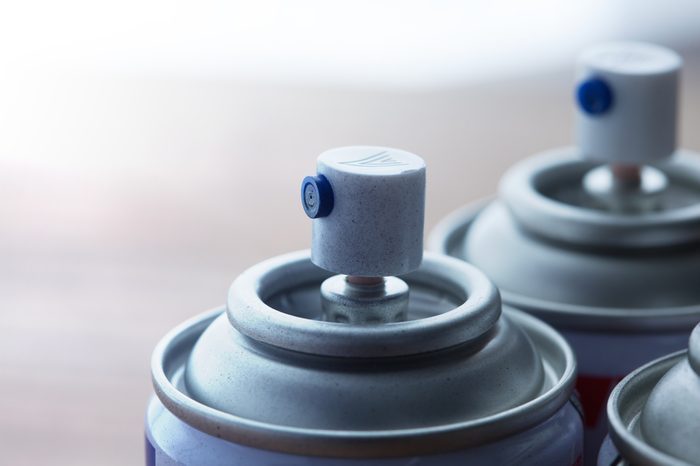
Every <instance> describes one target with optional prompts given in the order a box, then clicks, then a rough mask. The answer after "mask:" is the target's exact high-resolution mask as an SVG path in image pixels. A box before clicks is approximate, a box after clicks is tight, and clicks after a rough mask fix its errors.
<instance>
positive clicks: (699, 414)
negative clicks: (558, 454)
mask: <svg viewBox="0 0 700 466" xmlns="http://www.w3.org/2000/svg"><path fill="white" fill-rule="evenodd" d="M607 411H608V418H609V424H610V436H609V437H606V439H605V442H604V443H603V445H602V447H601V449H600V455H599V457H598V465H599V466H629V465H633V464H648V465H654V466H657V465H658V466H667V465H687V464H695V465H697V464H700V442H698V432H700V325H698V326H697V327H695V330H693V333H692V334H691V336H690V342H689V345H688V350H687V351H685V350H684V351H679V352H677V353H673V354H670V355H668V356H664V357H662V358H659V359H657V360H655V361H653V362H651V363H649V364H646V365H645V366H643V367H641V368H639V369H637V370H636V371H634V372H633V373H631V374H630V375H628V376H627V377H625V378H624V379H623V380H622V382H620V383H619V384H618V385H617V386H616V387H615V389H614V390H613V392H612V395H611V396H610V400H609V401H608V406H607Z"/></svg>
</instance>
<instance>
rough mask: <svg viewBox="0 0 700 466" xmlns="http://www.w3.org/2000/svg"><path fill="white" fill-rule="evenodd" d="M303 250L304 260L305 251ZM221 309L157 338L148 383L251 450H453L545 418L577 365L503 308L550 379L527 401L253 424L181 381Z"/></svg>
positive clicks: (204, 425)
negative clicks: (456, 412)
mask: <svg viewBox="0 0 700 466" xmlns="http://www.w3.org/2000/svg"><path fill="white" fill-rule="evenodd" d="M303 254H306V257H307V260H308V253H303ZM429 256H430V255H429ZM293 257H294V256H292V258H293ZM287 260H289V258H287ZM428 261H430V259H429V260H428ZM450 261H456V260H455V259H450ZM456 262H458V261H456ZM440 263H442V262H440ZM455 311H456V309H455V310H454V311H448V312H446V314H449V313H451V312H455ZM222 312H224V310H223V309H218V310H215V311H210V312H208V313H205V314H203V315H201V316H198V317H195V318H193V319H191V320H189V321H187V322H185V323H183V324H182V325H180V326H178V327H176V328H175V329H174V330H172V331H171V332H170V333H168V334H167V335H166V336H165V337H164V338H163V339H162V340H161V341H160V342H159V343H158V345H157V346H156V348H155V350H154V353H153V357H152V363H151V365H152V379H153V385H154V388H155V392H156V395H157V396H158V398H159V399H160V401H161V402H162V403H163V404H164V406H165V407H166V408H167V409H168V410H169V411H170V412H172V413H173V414H174V415H175V416H177V417H178V418H180V419H181V420H182V421H184V422H186V423H188V424H189V425H191V426H193V427H194V428H196V429H199V430H201V431H203V432H206V433H208V434H211V435H213V436H216V437H219V438H222V439H224V440H227V441H231V442H235V443H239V444H244V445H248V446H252V447H256V448H262V449H268V450H275V451H281V452H286V453H292V454H301V455H309V456H329V457H345V458H380V457H396V456H411V455H419V454H430V453H438V452H445V451H451V450H459V449H464V448H469V447H472V446H476V445H481V444H484V443H487V442H490V441H495V440H498V439H500V438H503V437H506V436H508V435H511V434H514V433H517V432H521V431H524V430H526V429H528V428H530V427H533V426H535V425H537V424H539V423H541V422H543V421H545V420H546V419H548V418H549V417H551V416H552V415H553V414H554V413H556V412H557V411H558V410H559V409H561V408H562V407H563V406H564V405H565V404H566V403H567V402H568V399H569V397H570V395H571V393H572V391H573V386H574V380H575V376H576V362H575V359H574V355H573V351H572V349H571V348H570V347H569V345H568V344H567V343H566V342H565V340H564V339H563V337H562V336H560V335H559V334H558V333H557V332H556V331H555V330H554V329H552V328H551V327H550V326H548V325H547V324H545V323H544V322H541V321H540V320H538V319H536V318H534V317H531V316H528V315H526V314H524V313H522V312H519V311H516V310H504V311H503V312H504V313H506V314H507V315H508V317H509V318H510V319H511V320H512V321H514V322H515V323H516V324H517V325H518V326H520V327H521V328H522V329H523V330H524V331H525V333H526V334H527V335H528V337H529V338H530V340H531V341H532V343H533V345H534V347H535V349H536V350H537V352H538V354H540V355H541V356H540V357H541V358H542V361H543V363H544V364H545V366H546V367H547V368H548V369H547V372H548V373H549V374H550V375H549V376H550V377H551V381H552V383H551V385H549V386H548V388H547V389H545V390H544V391H543V393H540V394H539V395H538V396H536V397H535V398H534V399H532V400H530V401H528V402H526V403H523V404H521V405H519V406H516V407H514V408H510V409H507V410H504V411H502V412H499V413H496V414H493V415H488V416H485V417H482V418H478V419H473V420H468V421H461V422H450V423H446V424H442V425H434V426H429V427H420V428H408V429H396V430H363V431H352V430H345V431H344V430H325V429H311V428H299V427H290V426H284V425H277V424H272V423H266V422H259V421H254V420H251V419H247V418H244V417H241V416H237V415H234V414H230V413H227V412H224V411H221V410H217V409H215V408H212V407H210V406H207V405H205V404H203V403H201V402H198V401H197V400H195V399H193V398H192V397H191V396H189V395H188V393H187V390H186V387H185V384H184V383H183V373H184V369H185V366H186V364H187V362H188V359H189V355H190V353H191V351H192V349H193V347H194V345H195V344H196V343H197V341H198V339H199V337H200V335H202V333H203V332H204V331H205V330H206V329H207V328H208V327H209V325H210V324H211V323H212V321H213V320H214V319H216V318H217V317H218V316H220V315H221V313H222ZM457 314H459V312H457ZM428 319H430V317H429V318H428ZM408 323H410V322H408ZM336 325H337V324H336ZM427 348H429V347H426V350H427V351H430V350H429V349H427ZM414 349H415V348H414ZM391 356H392V355H389V357H391Z"/></svg>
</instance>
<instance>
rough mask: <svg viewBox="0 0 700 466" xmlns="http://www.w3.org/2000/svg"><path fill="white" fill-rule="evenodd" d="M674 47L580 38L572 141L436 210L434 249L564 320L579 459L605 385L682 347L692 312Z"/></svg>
mask: <svg viewBox="0 0 700 466" xmlns="http://www.w3.org/2000/svg"><path fill="white" fill-rule="evenodd" d="M681 64H682V61H681V58H680V57H679V56H678V55H677V54H676V53H674V52H673V51H670V50H668V49H665V48H661V47H657V46H654V45H650V44H643V43H612V44H605V45H601V46H597V47H593V48H592V49H589V50H588V51H586V52H585V53H583V54H582V56H581V57H580V59H579V61H578V69H577V76H576V100H577V118H576V119H577V121H576V123H577V128H576V136H577V144H578V145H577V147H571V148H563V149H556V150H552V151H550V152H547V153H544V154H540V155H536V156H534V157H531V158H529V159H526V160H524V161H523V162H521V163H519V164H517V165H515V166H514V167H513V168H511V169H510V170H509V171H508V172H507V173H506V175H505V176H504V178H503V179H502V181H501V184H500V195H499V198H498V199H496V200H493V201H490V202H482V203H477V204H475V205H472V206H468V207H467V208H465V209H463V210H461V211H458V212H456V213H454V214H453V215H452V216H450V217H449V218H447V219H445V220H444V221H443V222H442V223H441V224H440V225H438V227H437V228H436V230H435V231H434V232H433V234H432V236H431V248H432V249H433V250H436V251H439V252H443V253H446V254H449V255H451V256H454V257H458V258H461V259H464V260H467V261H468V262H470V263H472V264H474V265H475V266H477V267H478V268H480V269H481V270H482V271H484V272H485V273H486V275H487V276H489V278H491V279H492V280H493V281H494V282H495V283H496V285H497V286H498V287H499V289H500V290H501V293H502V296H503V299H504V302H505V303H506V304H508V305H511V306H513V307H516V308H518V309H520V310H523V311H526V312H528V313H530V314H533V315H536V316H538V317H540V318H542V319H543V320H545V321H546V322H548V323H550V324H551V325H553V326H554V327H555V328H556V329H558V330H559V331H561V332H562V333H563V334H564V336H565V338H566V339H567V340H568V342H569V343H570V344H571V345H572V347H573V348H574V352H575V354H576V357H577V360H578V367H579V377H578V381H577V389H578V391H579V393H580V397H581V401H582V404H583V408H584V413H585V422H586V432H585V435H586V437H585V442H584V443H585V455H584V456H585V458H586V459H585V462H586V464H594V462H595V458H596V455H595V452H596V451H597V448H598V446H599V445H600V441H601V440H602V438H603V436H604V435H605V431H606V422H605V411H604V405H605V400H606V399H607V396H608V394H609V393H610V390H612V388H613V387H614V386H615V384H616V383H617V382H619V381H620V380H621V379H622V378H623V377H624V376H625V375H626V374H628V373H629V372H630V371H632V370H633V369H634V368H636V367H639V366H640V365H642V364H644V363H646V362H648V361H650V360H652V359H655V358H657V357H659V356H661V355H664V354H668V353H670V352H672V351H677V350H679V349H681V348H684V347H685V344H686V342H687V339H688V335H689V334H690V331H691V330H692V328H693V326H694V325H695V324H696V323H697V322H698V321H700V286H699V284H700V158H698V157H697V156H695V155H692V154H690V153H688V152H685V151H676V119H677V117H676V115H677V93H678V92H677V91H678V79H679V72H680V68H681Z"/></svg>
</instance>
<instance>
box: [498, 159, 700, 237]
mask: <svg viewBox="0 0 700 466" xmlns="http://www.w3.org/2000/svg"><path fill="white" fill-rule="evenodd" d="M690 154H691V153H690V152H688V151H684V150H679V151H678V152H677V153H676V154H675V155H674V162H673V164H663V167H664V171H666V172H667V173H669V174H673V176H674V177H676V178H678V179H683V180H685V182H691V183H692V182H695V183H694V184H697V179H698V177H700V163H699V160H700V159H698V158H697V157H695V156H692V155H690ZM597 165H600V164H599V163H598V164H596V163H593V162H589V161H585V160H583V159H582V156H581V154H580V151H579V149H577V148H575V147H565V148H557V149H552V150H549V151H546V152H542V153H540V154H537V155H534V156H532V157H529V158H527V159H525V160H523V161H521V162H519V163H517V164H515V165H514V166H513V167H511V168H510V169H509V170H508V171H507V172H506V174H505V175H504V176H503V178H502V179H501V182H500V184H499V192H500V197H501V198H502V199H503V200H504V202H505V203H506V204H507V206H508V208H509V210H510V212H511V213H512V215H513V216H514V217H515V218H516V219H517V221H518V223H519V224H520V225H521V226H522V227H523V228H525V229H527V230H529V231H531V232H533V233H535V234H537V235H541V236H543V237H545V238H550V239H552V240H555V241H563V242H567V243H572V244H577V245H582V246H589V247H590V246H595V247H614V248H621V249H627V248H639V247H659V246H663V247H666V246H669V245H678V244H685V243H689V242H695V241H698V240H699V239H700V228H698V227H700V204H691V205H688V206H683V207H677V208H673V209H669V210H661V211H653V212H647V213H645V214H644V215H642V216H620V215H617V214H615V213H610V212H605V211H600V210H593V209H584V208H576V207H574V206H571V205H567V204H564V203H562V202H559V201H556V200H554V199H551V198H549V197H547V196H546V195H544V194H543V193H542V192H541V190H540V188H541V187H543V186H546V185H548V184H551V181H552V179H558V178H560V177H561V176H563V175H567V176H571V174H572V173H578V172H581V171H584V172H585V171H587V170H589V169H592V168H594V167H595V166H597ZM659 165H661V164H659ZM659 225H662V227H660V226H659ZM660 228H661V230H662V232H663V234H661V232H660V231H659V230H660Z"/></svg>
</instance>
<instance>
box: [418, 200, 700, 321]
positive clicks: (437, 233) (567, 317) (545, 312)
mask: <svg viewBox="0 0 700 466" xmlns="http://www.w3.org/2000/svg"><path fill="white" fill-rule="evenodd" d="M492 202H496V198H495V196H490V197H487V198H484V199H481V200H478V201H476V202H474V203H471V204H467V205H466V206H464V207H461V208H459V209H457V210H455V211H454V212H452V213H450V214H449V215H448V216H447V217H445V218H444V219H442V220H441V221H440V222H439V223H438V224H437V225H436V227H435V228H434V229H433V231H432V232H431V234H430V236H429V239H428V247H429V249H430V250H431V251H433V252H437V253H440V254H445V255H448V256H451V257H455V256H454V254H453V251H454V250H455V249H456V248H457V247H458V244H459V243H460V241H461V240H462V239H463V238H464V235H465V234H466V233H467V230H469V228H470V227H471V225H472V223H473V222H474V220H475V219H476V217H477V216H478V215H479V213H480V212H481V211H483V210H484V209H485V208H486V207H487V206H488V205H489V204H491V203H492ZM459 258H460V259H462V260H464V259H463V258H461V257H459ZM500 293H501V297H502V299H503V302H504V303H505V304H507V305H509V306H513V307H515V308H517V309H520V310H523V311H526V312H528V313H531V314H534V315H536V316H538V317H541V318H543V319H545V320H546V321H547V322H548V323H550V324H553V325H556V326H558V327H567V328H574V329H577V330H595V331H602V332H611V333H612V332H620V331H624V332H628V333H635V332H638V333H647V332H653V333H658V332H659V331H660V330H666V331H669V330H670V331H673V330H677V329H692V328H693V327H694V326H695V325H696V324H697V322H698V319H699V318H700V305H690V306H676V307H657V308H621V307H593V306H584V305H578V304H570V303H564V302H557V301H548V300H543V299H538V298H534V297H529V296H525V295H522V294H519V293H513V292H510V291H508V290H506V289H504V288H503V287H500ZM591 317H595V319H591Z"/></svg>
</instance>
